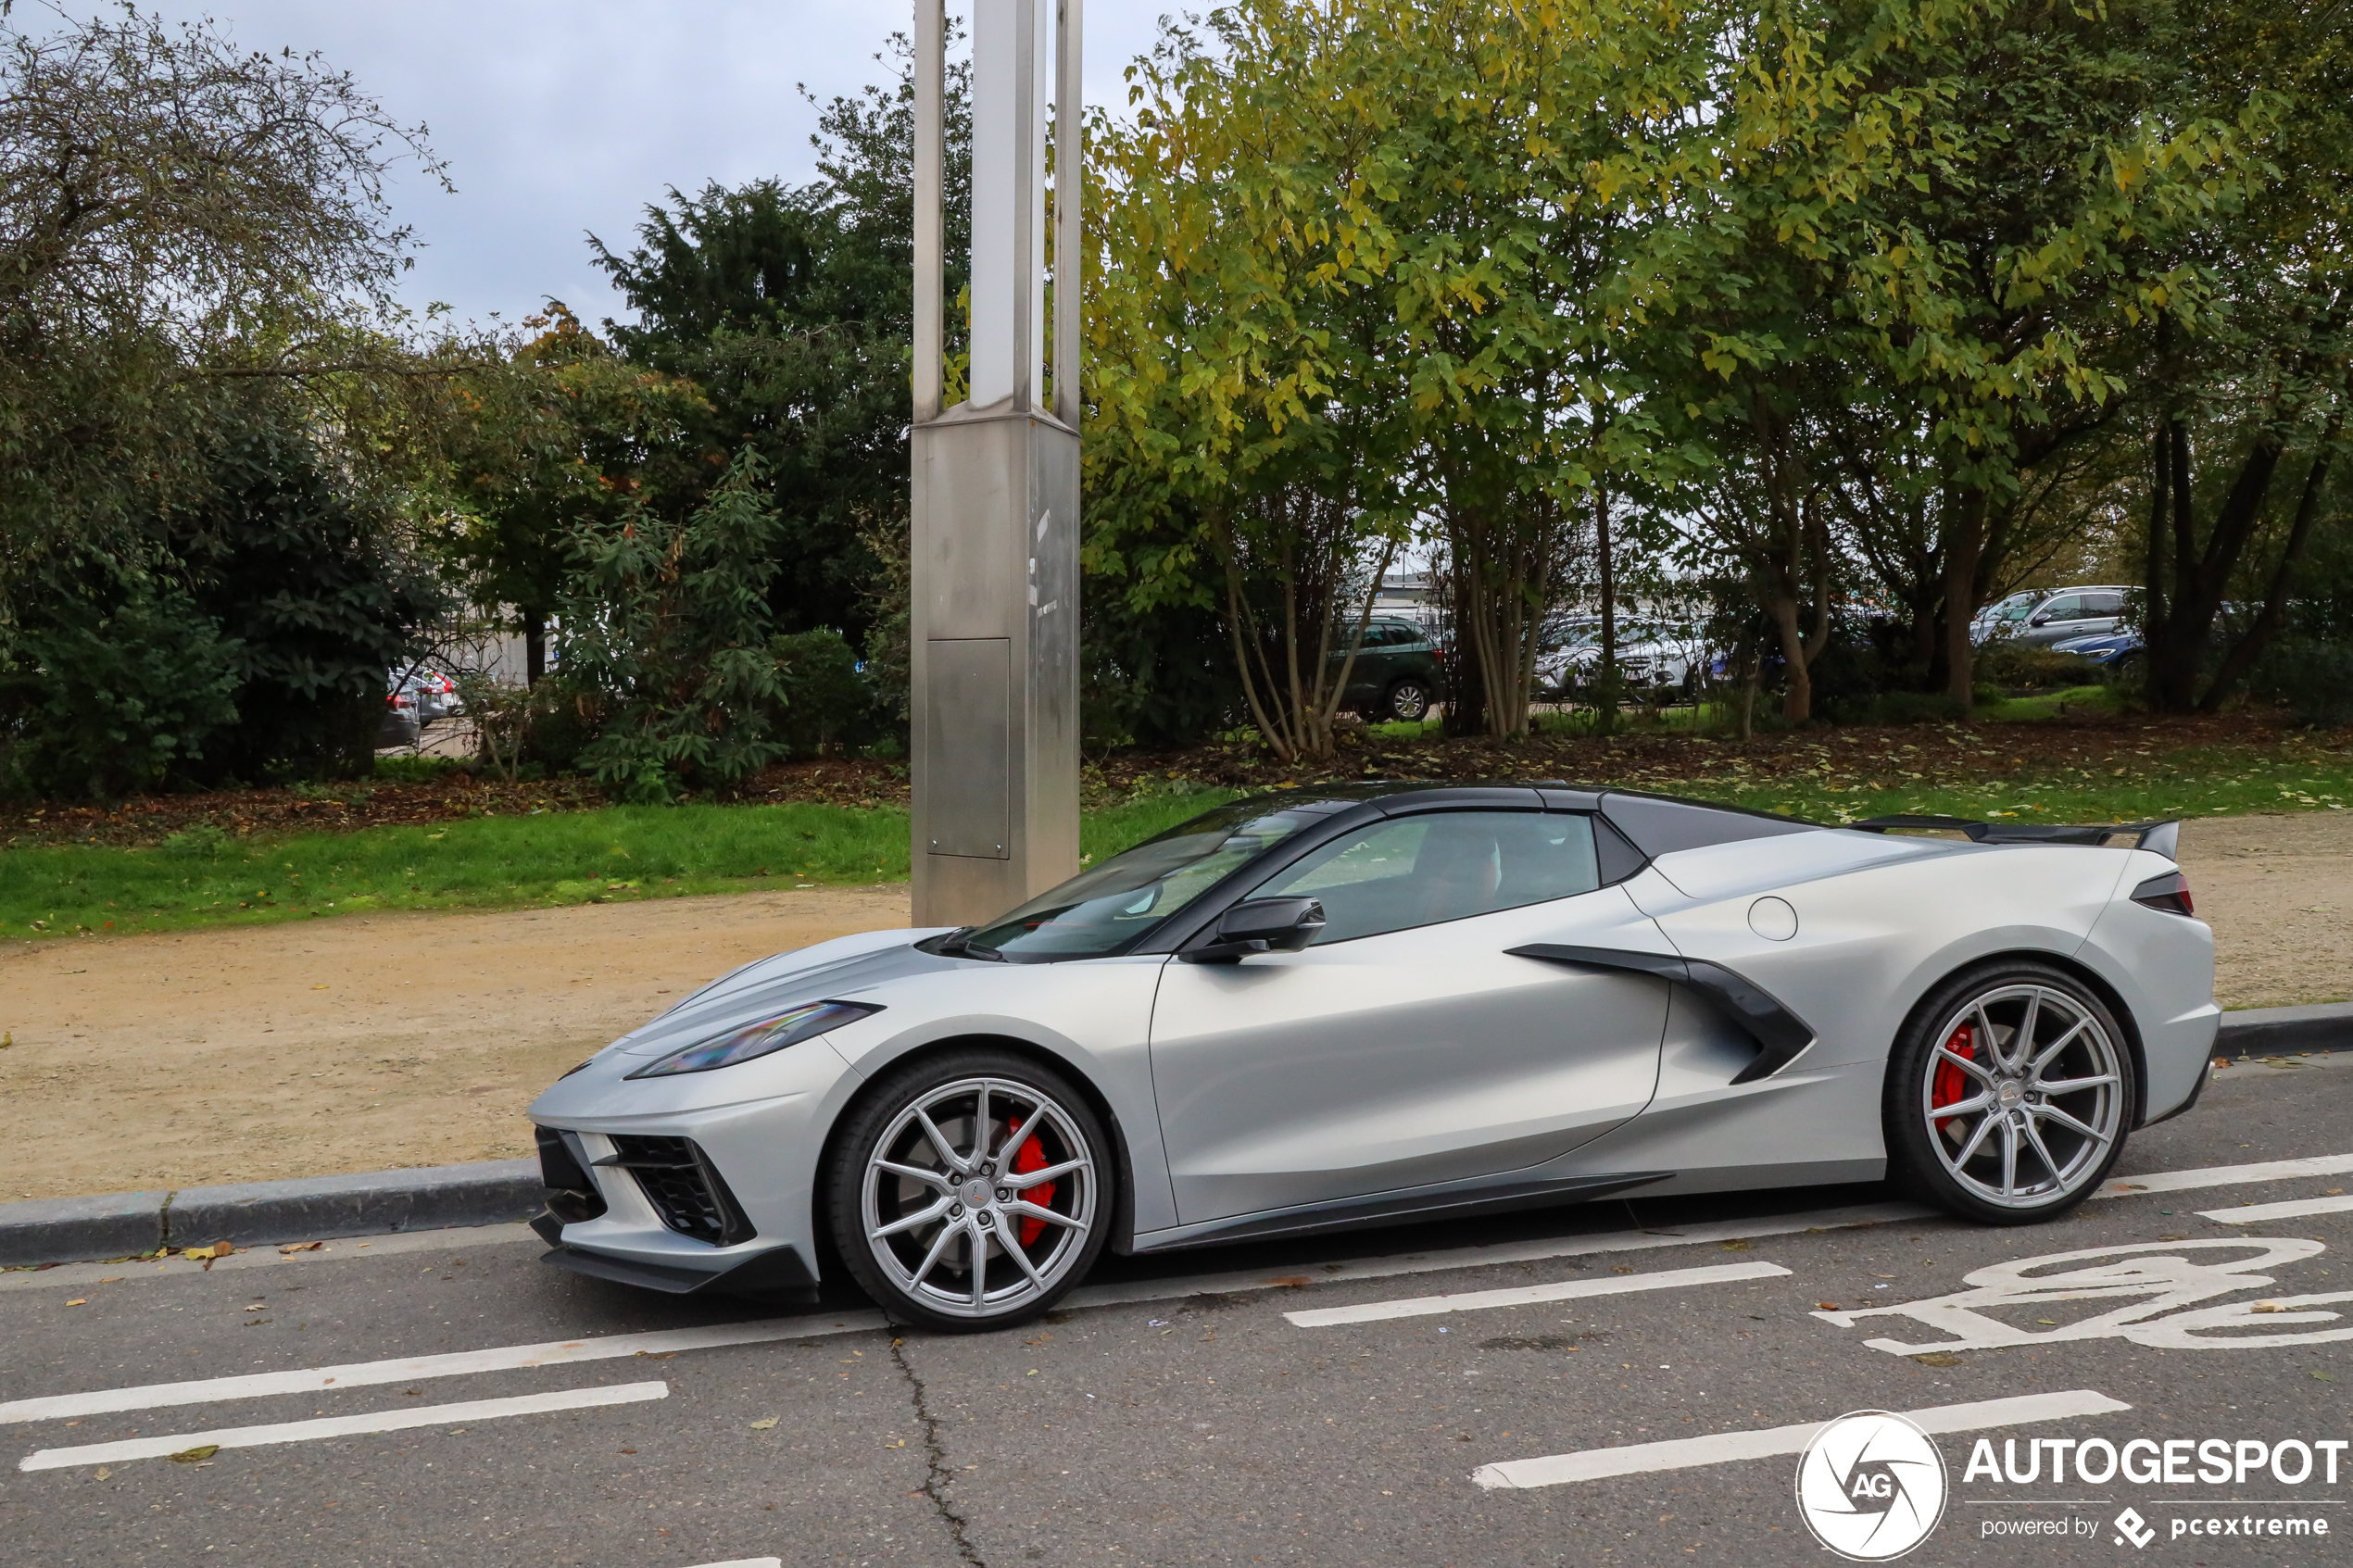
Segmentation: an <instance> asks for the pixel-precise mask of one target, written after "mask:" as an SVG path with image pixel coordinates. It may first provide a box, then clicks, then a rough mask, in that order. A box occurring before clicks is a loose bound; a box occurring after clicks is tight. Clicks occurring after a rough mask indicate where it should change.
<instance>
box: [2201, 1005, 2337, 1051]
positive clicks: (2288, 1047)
mask: <svg viewBox="0 0 2353 1568" xmlns="http://www.w3.org/2000/svg"><path fill="white" fill-rule="evenodd" d="M2283 1051H2353V1002H2323V1003H2322V1004H2321V1005H2320V1006H2318V1007H2307V1008H2241V1009H2239V1010H2237V1011H2235V1012H2226V1013H2224V1014H2223V1015H2222V1027H2221V1029H2219V1030H2217V1031H2216V1032H2215V1035H2214V1054H2215V1055H2216V1056H2228V1057H2240V1056H2278V1055H2279V1054H2280V1053H2281V1052H2283Z"/></svg>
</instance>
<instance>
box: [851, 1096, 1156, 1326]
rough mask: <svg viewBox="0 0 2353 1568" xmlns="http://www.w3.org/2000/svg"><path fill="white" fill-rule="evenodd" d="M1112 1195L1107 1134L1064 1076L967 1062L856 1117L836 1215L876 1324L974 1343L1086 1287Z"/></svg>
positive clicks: (870, 1100)
mask: <svg viewBox="0 0 2353 1568" xmlns="http://www.w3.org/2000/svg"><path fill="white" fill-rule="evenodd" d="M1111 1183H1112V1175H1111V1160H1110V1157H1109V1144H1108V1141H1107V1140H1106V1138H1105V1137H1104V1135H1103V1129H1102V1124H1101V1122H1100V1121H1099V1120H1098V1119H1097V1117H1096V1116H1095V1113H1094V1111H1093V1110H1091V1109H1090V1108H1089V1107H1088V1104H1087V1102H1086V1101H1085V1100H1084V1099H1083V1098H1080V1097H1079V1095H1078V1094H1077V1092H1076V1090H1075V1089H1074V1088H1073V1087H1072V1086H1071V1085H1070V1084H1069V1083H1068V1082H1067V1081H1065V1080H1064V1079H1063V1077H1062V1076H1061V1074H1059V1073H1054V1072H1052V1071H1051V1070H1049V1069H1047V1068H1044V1067H1041V1066H1040V1065H1039V1064H1038V1063H1037V1062H1034V1061H1031V1060H1028V1059H1026V1058H1024V1057H1020V1056H1016V1055H1014V1054H1013V1053H1012V1052H1009V1051H997V1050H962V1051H955V1052H951V1053H950V1054H948V1055H944V1056H938V1057H933V1058H930V1059H928V1060H923V1061H918V1062H915V1063H912V1064H911V1065H909V1066H907V1067H905V1068H902V1069H900V1070H899V1071H897V1072H894V1073H889V1074H887V1076H886V1077H885V1078H884V1079H883V1080H882V1081H881V1082H880V1083H879V1084H877V1085H875V1090H874V1092H873V1093H872V1094H870V1095H869V1096H868V1097H867V1098H865V1099H864V1100H863V1101H862V1103H861V1104H860V1105H859V1107H858V1108H857V1109H855V1110H853V1111H852V1112H851V1114H850V1118H849V1123H848V1124H847V1125H846V1126H845V1127H844V1129H843V1131H842V1135H841V1136H840V1137H839V1138H838V1139H837V1140H836V1144H835V1150H834V1156H833V1160H832V1168H831V1171H830V1175H829V1186H830V1205H829V1207H830V1211H831V1214H830V1217H831V1219H832V1222H833V1232H834V1237H835V1240H836V1242H837V1245H838V1246H839V1248H840V1251H841V1255H842V1261H843V1262H844V1263H845V1264H846V1265H847V1266H848V1267H849V1273H850V1275H851V1277H853V1278H854V1279H856V1280H857V1282H858V1283H859V1285H860V1286H862V1288H863V1289H864V1290H865V1292H866V1294H867V1295H869V1296H871V1297H873V1298H875V1301H876V1302H877V1303H878V1304H879V1305H880V1306H881V1307H882V1308H883V1310H884V1311H885V1312H887V1314H889V1315H890V1316H891V1317H893V1318H894V1319H898V1320H900V1321H902V1322H908V1323H920V1324H922V1325H924V1326H925V1327H929V1328H936V1329H944V1330H948V1331H950V1332H964V1333H970V1332H973V1331H975V1330H979V1329H988V1328H1004V1327H1010V1326H1011V1325H1013V1324H1015V1323H1026V1322H1027V1321H1028V1320H1029V1319H1031V1318H1034V1317H1036V1316H1038V1314H1039V1313H1040V1312H1043V1311H1046V1310H1047V1309H1048V1308H1049V1307H1051V1306H1052V1305H1053V1304H1054V1302H1055V1301H1057V1300H1059V1299H1060V1298H1062V1297H1063V1294H1064V1293H1066V1292H1067V1291H1069V1290H1070V1289H1071V1288H1072V1287H1073V1286H1076V1284H1077V1283H1078V1282H1079V1280H1080V1279H1082V1278H1083V1277H1085V1275H1086V1273H1087V1271H1088V1269H1089V1268H1090V1267H1092V1266H1093V1264H1094V1261H1095V1259H1096V1257H1097V1256H1098V1255H1100V1254H1101V1251H1102V1248H1103V1242H1104V1239H1105V1236H1106V1234H1107V1233H1108V1231H1109V1228H1110V1223H1111V1214H1112V1186H1111Z"/></svg>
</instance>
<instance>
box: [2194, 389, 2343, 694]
mask: <svg viewBox="0 0 2353 1568" xmlns="http://www.w3.org/2000/svg"><path fill="white" fill-rule="evenodd" d="M2336 432H2337V422H2336V421H2335V420H2331V421H2330V423H2329V428H2328V432H2327V433H2326V434H2324V435H2322V438H2321V446H2320V450H2319V451H2318V452H2317V453H2315V454H2314V455H2313V458H2312V466H2311V467H2310V468H2309V469H2308V470H2305V474H2304V494H2303V495H2302V497H2301V498H2299V499H2298V500H2297V502H2296V521H2294V522H2292V523H2291V524H2289V526H2288V532H2287V542H2286V543H2285V544H2284V545H2283V546H2281V547H2280V558H2279V560H2278V562H2277V563H2276V564H2275V565H2274V566H2273V567H2272V568H2271V582H2270V583H2268V584H2266V586H2265V588H2264V593H2263V608H2262V609H2261V610H2260V611H2259V612H2258V613H2257V615H2256V617H2255V623H2254V624H2253V625H2251V626H2249V627H2248V628H2247V629H2246V634H2245V635H2243V636H2241V637H2240V638H2239V640H2238V642H2237V644H2236V645H2235V646H2233V647H2232V649H2231V651H2230V653H2229V654H2227V655H2226V656H2225V657H2224V658H2223V659H2222V667H2221V669H2220V670H2217V671H2215V672H2214V681H2213V684H2210V685H2208V687H2207V688H2206V695H2205V696H2202V697H2200V698H2198V703H2197V706H2198V711H2200V712H2201V713H2211V712H2213V711H2214V710H2215V709H2218V708H2220V707H2221V705H2222V701H2223V699H2224V698H2225V697H2227V696H2230V695H2231V693H2232V692H2233V690H2234V689H2235V688H2236V687H2237V686H2238V684H2239V683H2240V682H2241V681H2244V680H2246V675H2247V671H2250V670H2252V669H2254V668H2255V661H2256V660H2257V659H2260V658H2262V657H2263V650H2264V649H2265V648H2267V647H2269V646H2271V639H2272V638H2274V637H2276V636H2278V635H2279V632H2280V622H2281V621H2284V620H2285V619H2286V617H2287V591H2288V588H2289V586H2290V584H2291V583H2294V581H2295V578H2296V567H2297V566H2298V565H2299V564H2300V563H2301V562H2302V561H2303V559H2304V547H2305V545H2306V544H2307V543H2308V542H2309V540H2310V538H2311V535H2312V520H2313V519H2314V518H2315V517H2317V516H2319V514H2320V509H2321V492H2322V490H2324V489H2326V488H2327V486H2328V477H2329V458H2330V456H2331V450H2330V449H2331V448H2332V447H2333V446H2334V445H2335V441H2336Z"/></svg>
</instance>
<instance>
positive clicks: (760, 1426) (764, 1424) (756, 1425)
mask: <svg viewBox="0 0 2353 1568" xmlns="http://www.w3.org/2000/svg"><path fill="white" fill-rule="evenodd" d="M781 1419H782V1417H779V1416H773V1415H772V1416H770V1417H769V1418H768V1419H767V1420H765V1421H755V1422H753V1423H752V1424H751V1429H752V1430H753V1431H754V1432H765V1431H767V1430H768V1429H769V1428H770V1427H772V1426H774V1425H775V1424H776V1423H777V1422H778V1421H779V1420H781Z"/></svg>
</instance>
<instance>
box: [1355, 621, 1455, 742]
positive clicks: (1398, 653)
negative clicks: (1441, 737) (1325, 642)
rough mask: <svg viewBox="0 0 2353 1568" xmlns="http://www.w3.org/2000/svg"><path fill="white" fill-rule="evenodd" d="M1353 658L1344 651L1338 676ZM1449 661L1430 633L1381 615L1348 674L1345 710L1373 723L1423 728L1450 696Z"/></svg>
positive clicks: (1370, 625) (1367, 628)
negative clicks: (1447, 692) (1441, 701)
mask: <svg viewBox="0 0 2353 1568" xmlns="http://www.w3.org/2000/svg"><path fill="white" fill-rule="evenodd" d="M1347 658H1348V649H1347V647H1346V646H1341V647H1340V649H1339V650H1338V651H1337V652H1335V653H1334V654H1333V655H1332V656H1331V665H1332V671H1333V673H1334V674H1338V673H1339V671H1340V665H1341V664H1342V662H1344V661H1345V660H1346V659H1347ZM1445 673H1446V656H1445V654H1444V653H1443V652H1442V651H1441V650H1440V648H1439V646H1438V645H1437V644H1436V643H1435V642H1433V641H1431V640H1430V634H1429V631H1428V628H1427V627H1424V626H1420V625H1417V624H1416V623H1415V622H1414V621H1407V620H1405V619H1403V617H1401V616H1388V615H1377V616H1375V617H1373V619H1372V620H1371V621H1369V622H1367V623H1366V625H1365V645H1364V646H1363V647H1361V648H1359V649H1357V651H1356V663H1355V664H1354V666H1353V668H1351V669H1350V671H1349V672H1348V689H1347V690H1346V691H1345V692H1343V693H1342V694H1341V695H1340V706H1341V707H1343V708H1349V709H1354V710H1355V711H1357V712H1359V713H1362V714H1363V715H1364V716H1365V718H1366V719H1367V720H1368V721H1371V722H1373V723H1377V724H1378V723H1385V722H1388V721H1391V720H1397V721H1403V722H1405V723H1409V724H1418V723H1420V722H1421V721H1423V720H1424V719H1427V718H1428V717H1429V710H1430V708H1431V707H1432V705H1434V704H1435V703H1437V702H1438V700H1439V699H1440V698H1441V696H1443V695H1444V693H1445V690H1446V683H1445Z"/></svg>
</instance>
